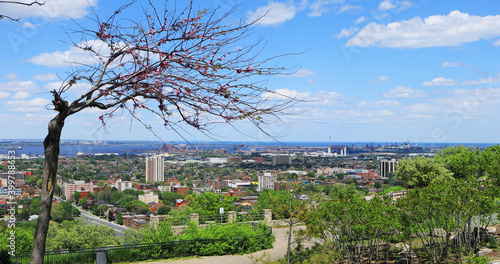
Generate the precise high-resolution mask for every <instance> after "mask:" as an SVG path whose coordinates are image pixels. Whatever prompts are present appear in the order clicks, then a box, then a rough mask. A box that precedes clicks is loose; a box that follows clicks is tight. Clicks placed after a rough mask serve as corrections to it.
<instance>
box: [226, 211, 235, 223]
mask: <svg viewBox="0 0 500 264" xmlns="http://www.w3.org/2000/svg"><path fill="white" fill-rule="evenodd" d="M227 223H228V224H232V223H236V212H235V211H229V212H227Z"/></svg>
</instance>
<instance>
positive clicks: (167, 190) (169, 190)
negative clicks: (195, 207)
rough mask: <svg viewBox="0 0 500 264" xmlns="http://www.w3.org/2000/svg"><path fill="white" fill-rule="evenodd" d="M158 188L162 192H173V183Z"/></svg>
mask: <svg viewBox="0 0 500 264" xmlns="http://www.w3.org/2000/svg"><path fill="white" fill-rule="evenodd" d="M158 190H159V191H160V192H171V191H172V186H171V185H162V186H158Z"/></svg>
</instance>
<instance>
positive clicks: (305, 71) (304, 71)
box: [281, 69, 316, 78]
mask: <svg viewBox="0 0 500 264" xmlns="http://www.w3.org/2000/svg"><path fill="white" fill-rule="evenodd" d="M313 75H316V72H314V71H313V70H309V69H298V70H297V71H296V72H294V73H292V74H283V75H281V76H284V77H296V78H303V77H309V76H313Z"/></svg>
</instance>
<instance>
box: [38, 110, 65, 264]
mask: <svg viewBox="0 0 500 264" xmlns="http://www.w3.org/2000/svg"><path fill="white" fill-rule="evenodd" d="M63 126H64V121H63V120H61V118H59V116H56V117H55V118H54V119H52V120H51V121H50V122H49V127H48V128H49V132H48V135H47V137H46V138H45V140H44V141H43V147H44V150H45V162H44V168H43V182H42V193H41V197H40V211H39V213H38V224H37V226H36V233H35V241H34V244H33V253H32V255H31V264H43V257H44V255H45V240H46V237H47V231H48V229H49V221H50V209H51V207H52V197H53V195H54V189H55V185H56V175H57V165H58V161H59V143H60V139H61V131H62V128H63Z"/></svg>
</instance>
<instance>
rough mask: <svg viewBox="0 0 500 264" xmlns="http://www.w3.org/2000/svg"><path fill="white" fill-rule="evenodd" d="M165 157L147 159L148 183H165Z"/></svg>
mask: <svg viewBox="0 0 500 264" xmlns="http://www.w3.org/2000/svg"><path fill="white" fill-rule="evenodd" d="M164 164H165V163H164V161H163V156H154V157H147V158H146V181H148V182H163V181H164V173H165V165H164Z"/></svg>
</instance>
